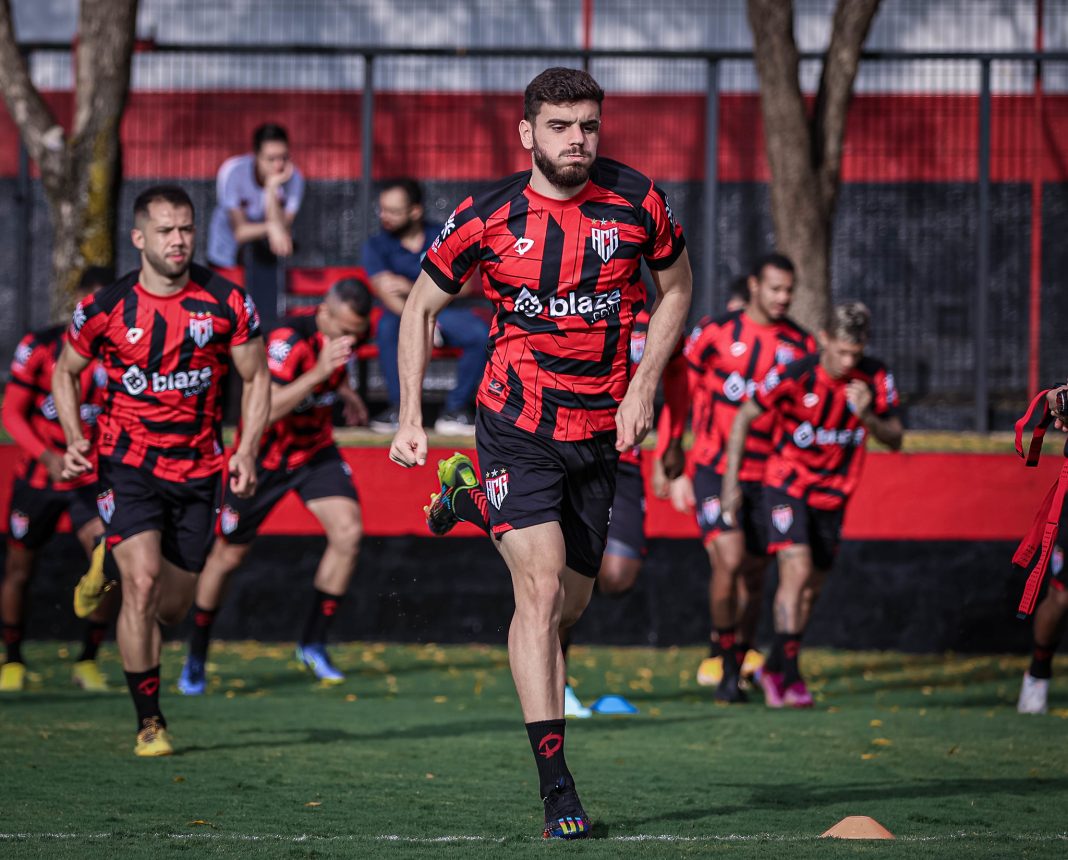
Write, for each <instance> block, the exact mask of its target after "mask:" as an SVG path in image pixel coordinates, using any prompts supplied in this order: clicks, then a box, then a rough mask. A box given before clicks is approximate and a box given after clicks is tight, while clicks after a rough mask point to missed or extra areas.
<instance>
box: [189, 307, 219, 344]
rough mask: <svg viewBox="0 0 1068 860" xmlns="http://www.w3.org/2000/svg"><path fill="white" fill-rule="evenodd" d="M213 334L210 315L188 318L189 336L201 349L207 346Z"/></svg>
mask: <svg viewBox="0 0 1068 860" xmlns="http://www.w3.org/2000/svg"><path fill="white" fill-rule="evenodd" d="M214 333H215V329H214V326H213V324H212V316H211V314H197V315H196V316H191V317H190V318H189V336H190V337H191V338H193V343H195V344H196V345H197V346H199V347H200V348H201V349H203V348H204V347H205V346H207V345H208V341H210V340H211V336H212V335H213V334H214Z"/></svg>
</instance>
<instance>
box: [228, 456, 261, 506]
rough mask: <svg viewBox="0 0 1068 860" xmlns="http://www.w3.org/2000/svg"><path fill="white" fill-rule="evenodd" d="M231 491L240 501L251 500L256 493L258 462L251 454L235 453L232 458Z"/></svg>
mask: <svg viewBox="0 0 1068 860" xmlns="http://www.w3.org/2000/svg"><path fill="white" fill-rule="evenodd" d="M230 489H231V490H232V491H233V493H234V495H235V496H237V497H238V498H239V499H249V498H252V496H253V495H254V494H255V492H256V462H255V460H254V459H253V458H252V455H251V454H245V453H242V452H241V451H235V452H234V455H233V456H232V457H231V458H230Z"/></svg>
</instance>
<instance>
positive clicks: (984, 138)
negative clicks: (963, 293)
mask: <svg viewBox="0 0 1068 860" xmlns="http://www.w3.org/2000/svg"><path fill="white" fill-rule="evenodd" d="M979 81H980V82H979V170H978V175H979V224H978V229H977V230H976V236H977V241H978V247H977V248H976V264H977V268H978V271H977V272H976V278H975V293H976V295H975V321H974V331H973V333H972V336H973V337H974V338H975V343H974V354H975V430H976V432H977V433H986V432H988V431H989V430H990V408H989V398H990V390H989V389H990V360H989V354H988V351H987V343H986V339H987V330H988V328H989V326H988V316H989V303H990V58H989V57H984V58H983V59H982V60H981V61H980V77H979Z"/></svg>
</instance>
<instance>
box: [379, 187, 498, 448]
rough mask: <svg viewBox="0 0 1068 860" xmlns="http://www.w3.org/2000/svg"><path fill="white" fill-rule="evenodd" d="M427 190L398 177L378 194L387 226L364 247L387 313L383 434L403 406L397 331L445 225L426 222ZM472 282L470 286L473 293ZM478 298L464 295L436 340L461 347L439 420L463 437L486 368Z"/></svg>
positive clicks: (440, 427) (440, 429) (448, 311)
mask: <svg viewBox="0 0 1068 860" xmlns="http://www.w3.org/2000/svg"><path fill="white" fill-rule="evenodd" d="M423 216H424V210H423V190H422V189H421V188H420V187H419V183H417V182H416V181H415V180H414V179H408V178H402V179H394V180H391V181H389V182H387V183H386V184H385V185H384V186H382V189H381V191H379V194H378V219H379V223H380V224H381V226H382V230H381V232H379V233H376V234H375V235H373V236H371V237H370V238H369V239H368V240H367V242H366V244H365V245H364V246H363V256H362V259H361V265H362V266H363V267H364V269H365V270H366V271H367V274H368V275H369V276H370V278H371V283H372V285H373V286H374V288H375V292H376V293H377V295H378V299H379V301H380V302H381V303H382V306H383V312H382V316H381V317H380V318H379V321H378V330H377V333H376V335H375V342H376V343H377V345H378V361H379V367H381V369H382V376H383V377H384V378H385V381H386V391H387V393H388V395H389V403H390V405H389V407H388V408H387V409H386V410H385V411H384V412H382V413H381V414H380V415H378V416H376V417H375V418H373V419H372V420H371V425H370V426H371V429H372V430H375V431H376V432H379V433H393V432H395V431H396V430H397V418H398V414H399V409H400V378H399V376H398V373H397V334H398V332H399V330H400V314H401V311H403V310H404V302H405V301H406V300H407V298H408V294H409V293H410V292H411V290H412V285H413V284H414V283H415V279H416V278H417V277H419V265H420V263H421V262H422V259H423V255H424V254H425V253H426V252H427V249H428V248H429V247H430V245H431V244H432V243H433V241H434V239H436V238H437V236H438V233H440V232H441V225H440V224H428V223H426V222H425V221H424V220H423ZM469 286H470V282H469V283H468V284H467V285H465V286H464V291H465V292H467V291H468V289H469ZM477 301H478V299H477V298H472V297H470V296H468V297H467V298H465V297H464V293H463V292H462V293H461V294H460V298H458V299H456V300H455V301H453V303H452V304H451V305H450V306H449V307H447V308H445V310H443V311H442V312H441V313H440V314H439V315H438V328H437V332H435V341H437V339H438V335H440V339H441V342H442V343H444V345H445V346H451V347H456V348H458V349H460V350H461V354H460V359H459V362H458V363H457V368H456V384H455V385H454V386H453V388H452V390H451V391H450V392H449V394H448V396H447V397H446V398H445V407H444V410H443V411H442V413H441V416H440V417H439V418H438V420H437V421H436V422H435V423H434V431H435V432H436V433H441V434H447V435H461V434H466V433H473V432H474V429H475V416H474V400H475V393H476V392H477V390H478V386H479V383H480V382H481V381H482V372H483V370H484V369H485V366H486V343H487V340H488V338H489V324H488V323H487V322H486V320H485V319H483V318H482V317H481V316H479V314H478V313H477V312H476V311H475V308H474V307H473V305H474V304H475V303H476V302H477Z"/></svg>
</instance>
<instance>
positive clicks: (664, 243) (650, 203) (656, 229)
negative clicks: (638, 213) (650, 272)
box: [642, 185, 686, 270]
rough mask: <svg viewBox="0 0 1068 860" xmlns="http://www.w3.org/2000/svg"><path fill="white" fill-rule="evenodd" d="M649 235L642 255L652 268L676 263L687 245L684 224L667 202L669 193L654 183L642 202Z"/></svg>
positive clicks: (662, 267)
mask: <svg viewBox="0 0 1068 860" xmlns="http://www.w3.org/2000/svg"><path fill="white" fill-rule="evenodd" d="M642 210H643V212H644V215H645V221H646V224H647V229H648V231H649V237H648V239H647V240H646V243H645V247H644V248H643V249H642V256H644V257H645V262H646V263H647V264H648V266H649V268H650V269H658V270H659V269H666V268H667V267H668V266H670V265H671V264H672V263H674V262H675V261H676V260H677V259H678V258H679V256H680V255H681V254H682V250H683V248H685V247H686V240H685V239H684V238H683V235H682V225H681V224H679V222H678V221H676V220H675V214H674V213H673V212H672V211H671V207H670V206H669V205H668V202H667V195H666V194H664V192H663V191H661V190H660V189H659V188H657V187H656V186H655V185H653V186H652V187H651V188H650V189H649V193H648V194H647V195H646V196H645V200H644V201H643V202H642Z"/></svg>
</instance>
